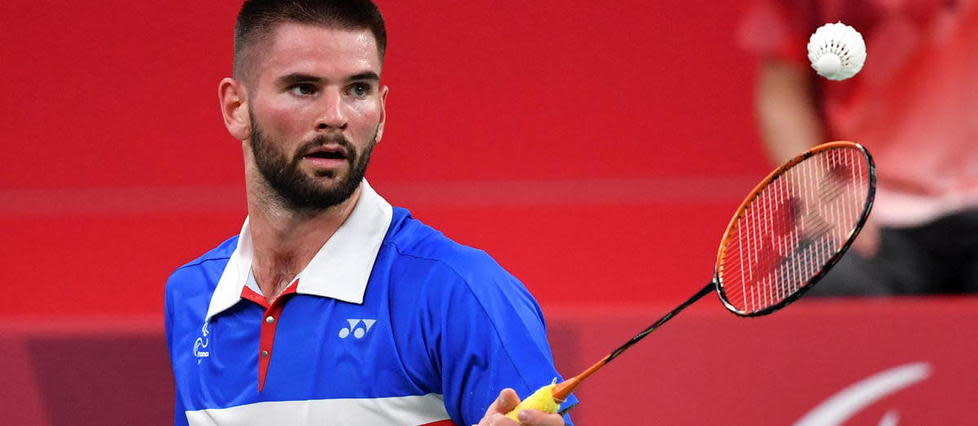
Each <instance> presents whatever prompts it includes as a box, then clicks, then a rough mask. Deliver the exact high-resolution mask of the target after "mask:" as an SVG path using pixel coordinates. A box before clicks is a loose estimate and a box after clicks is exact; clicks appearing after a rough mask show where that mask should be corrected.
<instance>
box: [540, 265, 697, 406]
mask: <svg viewBox="0 0 978 426" xmlns="http://www.w3.org/2000/svg"><path fill="white" fill-rule="evenodd" d="M714 288H716V284H715V283H714V282H712V281H711V282H710V283H709V284H707V285H706V286H705V287H703V288H702V289H701V290H700V291H698V292H696V294H694V295H693V297H690V298H689V299H688V300H686V301H685V302H683V303H682V304H680V305H679V306H677V307H676V308H675V309H673V310H672V311H670V312H669V313H667V314H665V315H664V316H663V317H662V318H659V320H658V321H656V322H655V323H653V324H652V325H650V326H648V327H647V328H646V329H645V330H642V331H641V332H640V333H638V334H637V335H635V337H632V338H631V340H629V341H628V342H625V344H624V345H621V346H619V347H618V349H615V350H614V352H612V353H611V354H610V355H608V356H606V357H604V358H602V359H601V360H600V361H598V362H596V363H594V365H592V366H590V367H588V369H587V370H584V371H583V372H581V374H578V375H576V376H574V377H571V378H570V379H567V380H565V381H563V382H561V383H558V384H557V386H555V387H554V389H553V396H554V399H555V400H556V401H558V402H563V401H564V399H565V398H567V396H568V395H570V394H571V392H573V391H574V389H575V388H577V386H578V385H580V384H581V382H583V381H584V379H586V378H587V377H588V376H590V375H592V374H594V373H595V372H596V371H598V370H599V369H601V367H604V366H605V365H607V364H608V363H609V362H611V360H613V359H615V358H617V357H618V355H621V354H622V353H623V352H625V351H626V350H627V349H628V348H630V347H632V345H634V344H636V343H638V342H639V341H640V340H642V339H644V338H645V336H648V335H649V334H652V332H653V331H655V330H656V329H658V328H659V327H661V326H662V325H663V324H665V323H667V322H669V320H671V319H672V317H674V316H676V315H677V314H678V313H680V312H682V310H683V309H686V307H688V306H689V305H692V304H693V303H695V302H696V301H697V300H700V299H702V298H703V296H706V295H707V294H709V293H710V292H712V291H713V289H714Z"/></svg>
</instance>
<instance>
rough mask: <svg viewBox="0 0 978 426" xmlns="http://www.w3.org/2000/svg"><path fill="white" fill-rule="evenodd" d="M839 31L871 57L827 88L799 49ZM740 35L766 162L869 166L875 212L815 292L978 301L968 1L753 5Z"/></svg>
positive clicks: (974, 27)
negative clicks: (825, 152) (837, 148)
mask: <svg viewBox="0 0 978 426" xmlns="http://www.w3.org/2000/svg"><path fill="white" fill-rule="evenodd" d="M838 21H841V22H843V23H845V24H847V25H850V26H852V27H854V28H855V29H856V30H857V31H859V32H860V33H862V35H863V38H864V39H865V42H866V49H867V59H866V63H865V66H864V67H863V69H862V71H861V72H860V73H859V74H857V75H856V76H854V77H852V78H850V79H848V80H844V81H830V80H826V79H823V78H821V77H819V76H818V75H817V74H816V73H815V71H814V70H813V69H812V68H811V66H810V63H809V61H808V58H807V49H806V45H807V43H808V38H809V36H810V35H811V34H812V33H814V32H815V30H816V29H817V28H818V27H820V26H822V25H823V24H826V23H834V22H838ZM739 37H740V42H741V44H742V45H743V46H744V48H746V49H747V50H749V51H750V52H752V53H754V54H756V55H757V56H758V57H759V59H760V66H759V70H758V81H757V87H756V99H755V100H756V114H757V119H758V124H759V126H760V131H761V135H762V138H763V140H764V143H765V146H766V148H767V152H768V154H769V156H770V158H771V160H772V161H773V162H774V163H776V164H780V163H782V162H784V161H786V160H788V159H789V158H791V157H793V156H795V155H797V154H799V153H801V152H803V151H805V150H807V149H809V148H811V147H812V146H815V145H818V144H820V143H823V142H827V141H830V140H851V141H855V142H858V143H860V144H862V145H864V146H866V147H867V148H868V149H869V150H870V152H871V153H872V154H873V156H874V158H875V160H876V165H877V169H878V174H879V181H878V187H877V194H876V203H875V206H874V209H873V213H872V214H871V216H870V218H869V221H868V223H867V225H866V227H865V229H864V230H863V232H862V234H861V235H860V236H859V238H858V239H857V240H856V241H855V243H854V246H853V248H854V250H851V251H850V252H849V254H847V255H846V256H845V257H844V258H843V259H842V261H841V262H840V263H839V265H838V266H837V267H836V268H835V269H833V270H832V272H831V273H829V274H828V275H827V276H826V277H825V279H824V280H823V281H822V282H821V283H820V284H819V285H817V286H815V287H814V288H813V290H812V294H818V295H823V296H856V295H859V296H871V295H872V296H882V295H904V294H959V293H974V292H978V1H974V0H867V1H857V2H853V1H845V0H822V1H819V0H798V1H778V0H754V1H753V2H752V3H751V4H750V6H749V8H748V10H747V13H746V14H745V15H744V17H743V20H742V22H741V23H740V34H739Z"/></svg>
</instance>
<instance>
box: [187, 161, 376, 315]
mask: <svg viewBox="0 0 978 426" xmlns="http://www.w3.org/2000/svg"><path fill="white" fill-rule="evenodd" d="M360 188H361V190H360V198H359V199H358V200H357V205H356V206H354V208H353V212H352V213H350V216H349V217H348V218H347V219H346V221H345V222H343V224H342V225H340V227H339V229H337V230H336V232H335V233H333V236H332V237H330V238H329V240H327V241H326V243H325V244H323V247H322V248H320V249H319V252H317V253H316V255H315V256H314V257H313V258H312V260H311V261H310V262H309V264H308V265H306V267H305V269H303V270H302V272H300V273H299V277H301V279H300V280H299V286H298V288H297V289H296V292H297V293H301V294H311V295H316V296H321V297H329V298H333V299H338V300H342V301H344V302H350V303H357V304H361V303H363V295H364V293H365V292H366V290H367V280H369V279H370V272H371V270H373V266H374V260H376V259H377V253H378V252H379V251H380V246H381V244H382V243H383V242H384V237H385V236H386V235H387V229H388V228H389V227H390V224H391V219H392V218H393V216H394V209H393V207H391V205H390V204H389V203H388V202H387V201H386V200H384V198H383V197H381V196H380V195H379V194H377V193H376V192H375V191H374V190H373V188H371V187H370V185H369V184H367V181H366V180H363V182H362V183H361V184H360ZM253 258H254V248H253V246H252V241H251V229H250V228H249V226H248V219H247V218H246V219H245V222H244V225H242V226H241V233H240V234H239V235H238V245H237V247H235V249H234V252H232V253H231V257H230V259H228V263H227V266H225V268H224V272H223V273H221V278H220V279H219V280H218V281H217V288H215V289H214V294H213V295H212V296H211V302H210V305H209V306H208V308H207V316H206V317H205V319H204V321H205V322H206V321H210V319H211V318H212V317H213V316H215V315H217V314H219V313H221V312H222V311H224V310H225V309H228V308H230V307H231V306H234V304H235V303H238V301H239V300H240V299H241V291H242V289H243V288H244V287H245V285H246V283H247V281H248V276H249V275H250V274H251V261H252V259H253Z"/></svg>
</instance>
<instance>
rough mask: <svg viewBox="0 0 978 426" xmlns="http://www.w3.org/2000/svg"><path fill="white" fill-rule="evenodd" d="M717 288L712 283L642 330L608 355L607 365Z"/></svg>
mask: <svg viewBox="0 0 978 426" xmlns="http://www.w3.org/2000/svg"><path fill="white" fill-rule="evenodd" d="M715 287H716V284H714V283H713V282H712V281H711V282H710V283H709V284H707V285H706V286H705V287H703V289H701V290H700V291H698V292H696V294H694V295H693V297H690V298H689V299H688V300H686V301H685V302H683V303H682V304H681V305H679V306H677V307H676V308H675V309H673V310H672V311H670V312H669V313H667V314H665V315H664V316H663V317H662V318H659V320H658V321H656V322H655V323H653V324H652V325H650V326H648V328H646V329H645V330H642V332H641V333H638V334H637V335H635V337H632V339H631V340H629V341H627V342H625V344H624V345H621V346H619V347H618V349H615V350H614V352H612V353H611V355H608V357H607V358H606V359H605V360H604V361H605V364H607V363H609V362H611V360H613V359H615V358H617V357H618V355H621V354H622V352H625V351H626V350H627V349H628V348H630V347H632V345H634V344H636V343H638V342H639V341H640V340H642V339H644V338H645V336H648V335H649V334H651V333H652V332H653V331H655V330H656V329H657V328H659V327H661V326H662V325H663V324H665V323H666V322H668V321H669V320H671V319H672V317H674V316H676V314H678V313H680V312H682V311H683V309H686V308H687V307H688V306H689V305H692V304H693V303H695V302H696V301H697V300H700V299H701V298H703V296H706V295H707V294H710V292H712V291H713V289H714V288H715Z"/></svg>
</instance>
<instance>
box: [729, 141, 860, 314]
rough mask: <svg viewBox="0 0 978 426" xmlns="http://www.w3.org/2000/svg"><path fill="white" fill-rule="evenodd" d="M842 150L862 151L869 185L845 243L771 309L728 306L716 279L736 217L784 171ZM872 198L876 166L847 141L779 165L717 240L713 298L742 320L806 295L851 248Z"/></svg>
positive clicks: (819, 148)
mask: <svg viewBox="0 0 978 426" xmlns="http://www.w3.org/2000/svg"><path fill="white" fill-rule="evenodd" d="M842 148H856V149H858V150H859V151H860V152H862V154H863V155H864V156H865V157H866V161H867V163H868V175H869V185H868V188H869V190H868V194H867V195H866V202H865V204H863V210H862V213H861V214H860V217H859V221H858V222H857V223H856V226H855V227H853V229H852V230H851V231H850V233H849V236H848V237H847V238H846V242H845V244H843V245H842V248H841V249H839V250H837V251H836V252H835V254H833V255H832V257H831V258H829V260H828V261H827V262H826V263H825V265H823V266H822V269H820V270H819V271H818V273H816V274H815V275H814V276H813V277H812V278H810V279H809V280H808V282H806V283H805V285H803V286H802V287H801V288H799V289H798V290H796V291H794V292H793V293H791V294H790V295H788V297H785V298H784V300H782V301H780V302H778V303H776V304H773V305H771V306H767V307H765V308H763V309H760V310H757V311H750V312H748V311H744V310H741V309H740V308H737V307H736V306H734V305H733V304H732V303H730V302H729V301H728V300H727V294H726V292H725V291H724V290H723V280H722V279H721V278H720V276H721V269H722V267H723V266H722V265H723V255H724V253H725V252H726V248H727V243H728V241H730V239H732V238H733V234H734V231H736V229H737V226H736V225H737V223H738V222H739V220H740V218H741V217H743V215H744V213H745V212H746V210H747V206H749V205H750V204H751V203H752V202H753V201H754V199H755V198H757V196H758V195H760V193H761V191H763V190H764V188H767V187H768V185H770V184H771V183H772V182H774V181H775V180H777V179H778V178H780V177H781V176H783V175H784V173H785V172H786V171H787V170H789V169H791V168H792V167H794V166H795V165H796V164H798V163H800V162H802V161H805V160H807V159H809V158H811V157H813V156H815V155H816V154H819V153H822V152H825V151H828V150H832V149H842ZM875 198H876V163H875V162H874V161H873V156H872V155H871V154H870V153H869V151H868V150H866V148H865V147H863V146H862V145H860V144H858V143H856V142H851V141H834V142H827V143H824V144H821V145H819V146H816V147H814V148H812V149H810V150H808V151H806V152H805V153H803V154H801V155H798V156H796V157H794V158H792V159H791V160H789V161H788V162H786V163H784V164H782V165H781V167H778V168H777V169H774V171H772V172H771V173H770V174H768V175H767V177H765V178H764V180H762V181H761V182H760V183H758V184H757V186H755V187H754V189H753V190H752V191H751V192H750V194H748V195H747V197H746V198H744V201H743V202H741V203H740V206H739V207H737V210H736V212H735V213H734V215H733V217H731V218H730V222H729V223H728V224H727V228H726V230H724V231H723V238H721V239H720V247H719V248H718V249H717V262H716V264H715V265H714V269H713V284H714V286H715V287H716V291H717V295H718V296H719V297H720V301H721V302H723V306H724V307H726V308H727V309H728V310H729V311H730V312H733V313H734V314H737V315H739V316H742V317H747V318H750V317H759V316H764V315H768V314H770V313H772V312H775V311H777V310H778V309H781V308H783V307H785V306H787V305H788V304H790V303H791V302H794V301H795V300H797V299H798V298H799V297H801V296H802V295H804V294H805V293H806V292H808V290H809V289H811V288H812V287H813V286H814V285H815V284H816V283H818V282H819V281H820V280H821V279H822V277H824V276H825V274H826V273H827V272H828V271H829V270H831V269H832V268H833V267H834V266H835V264H836V263H838V262H839V259H841V258H842V256H843V255H844V254H845V253H846V252H847V251H849V247H850V246H852V243H853V241H855V236H856V235H858V234H859V231H861V230H862V229H863V226H865V225H866V220H867V219H868V218H869V212H870V211H872V209H873V201H874V200H875Z"/></svg>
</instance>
